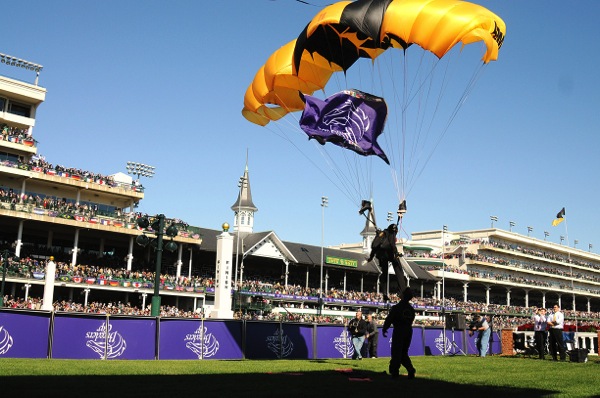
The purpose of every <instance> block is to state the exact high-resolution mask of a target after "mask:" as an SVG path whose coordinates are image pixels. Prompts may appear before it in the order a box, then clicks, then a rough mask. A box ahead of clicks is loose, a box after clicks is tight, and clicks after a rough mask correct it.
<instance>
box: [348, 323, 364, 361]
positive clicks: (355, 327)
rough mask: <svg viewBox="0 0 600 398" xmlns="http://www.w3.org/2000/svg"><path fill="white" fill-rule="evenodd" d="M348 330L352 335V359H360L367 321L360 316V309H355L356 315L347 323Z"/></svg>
mask: <svg viewBox="0 0 600 398" xmlns="http://www.w3.org/2000/svg"><path fill="white" fill-rule="evenodd" d="M348 331H349V332H350V335H351V336H352V345H353V346H354V354H352V359H358V360H360V359H362V354H361V350H362V346H363V344H364V342H365V334H366V333H367V323H366V322H365V320H364V319H363V317H362V311H356V317H355V318H354V319H352V320H351V321H350V323H349V324H348Z"/></svg>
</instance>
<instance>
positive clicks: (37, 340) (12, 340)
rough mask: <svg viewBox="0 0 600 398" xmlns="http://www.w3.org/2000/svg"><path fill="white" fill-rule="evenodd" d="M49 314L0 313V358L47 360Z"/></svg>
mask: <svg viewBox="0 0 600 398" xmlns="http://www.w3.org/2000/svg"><path fill="white" fill-rule="evenodd" d="M49 330H50V314H49V313H37V314H36V313H33V312H0V358H47V357H48V333H49Z"/></svg>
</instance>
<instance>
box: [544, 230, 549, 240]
mask: <svg viewBox="0 0 600 398" xmlns="http://www.w3.org/2000/svg"><path fill="white" fill-rule="evenodd" d="M549 236H550V232H548V231H544V240H546V238H547V237H549Z"/></svg>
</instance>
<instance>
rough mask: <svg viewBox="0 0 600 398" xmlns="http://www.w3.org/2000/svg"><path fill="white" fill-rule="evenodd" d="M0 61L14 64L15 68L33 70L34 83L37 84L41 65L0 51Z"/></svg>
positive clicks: (9, 64)
mask: <svg viewBox="0 0 600 398" xmlns="http://www.w3.org/2000/svg"><path fill="white" fill-rule="evenodd" d="M0 62H1V63H3V64H6V65H8V66H14V67H15V68H22V69H26V70H31V71H34V72H35V83H34V84H35V85H36V86H37V85H38V80H39V78H40V72H41V71H42V69H44V67H43V66H42V65H38V64H34V63H33V62H29V61H26V60H24V59H20V58H17V57H13V56H12V55H8V54H2V53H0Z"/></svg>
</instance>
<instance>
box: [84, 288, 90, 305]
mask: <svg viewBox="0 0 600 398" xmlns="http://www.w3.org/2000/svg"><path fill="white" fill-rule="evenodd" d="M83 292H84V293H85V297H84V300H83V306H84V307H87V305H88V295H89V294H90V288H87V289H84V290H83Z"/></svg>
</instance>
